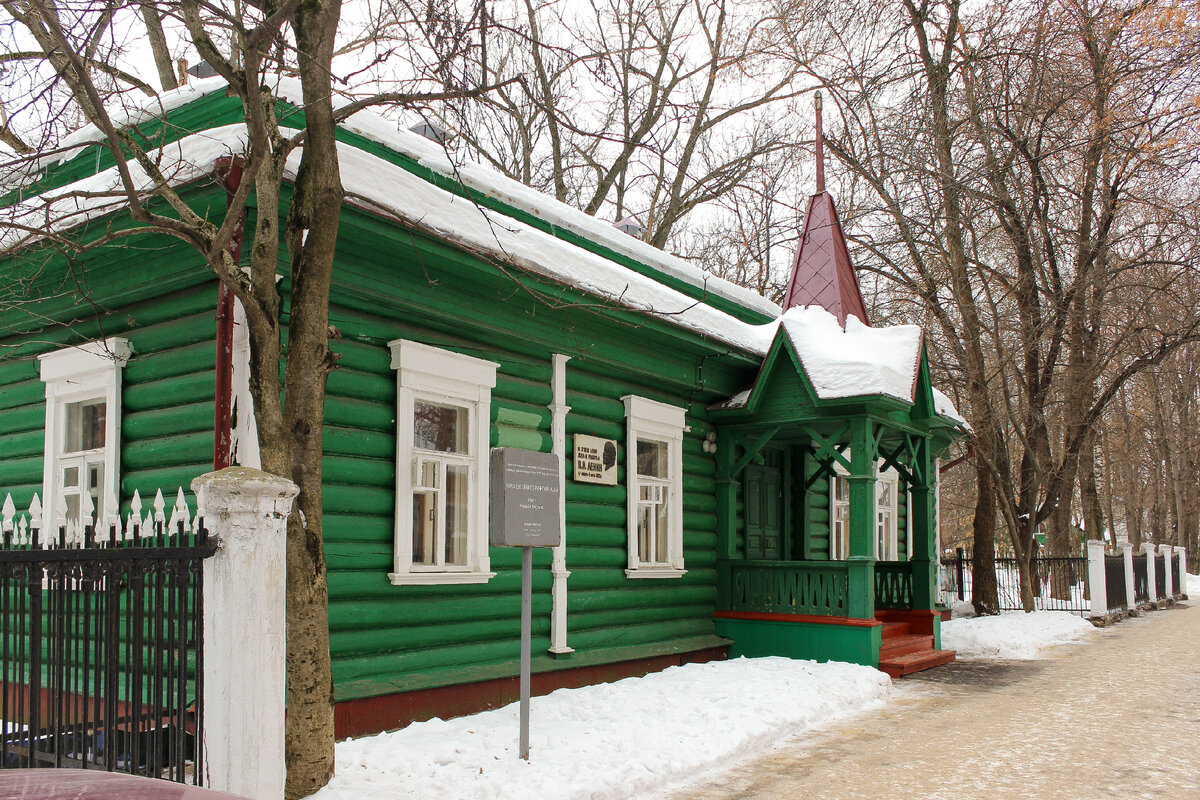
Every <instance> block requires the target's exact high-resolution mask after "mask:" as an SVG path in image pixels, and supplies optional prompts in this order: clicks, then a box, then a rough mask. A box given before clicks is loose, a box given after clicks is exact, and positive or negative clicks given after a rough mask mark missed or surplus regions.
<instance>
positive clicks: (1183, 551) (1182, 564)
mask: <svg viewBox="0 0 1200 800" xmlns="http://www.w3.org/2000/svg"><path fill="white" fill-rule="evenodd" d="M1175 552H1176V554H1177V555H1178V556H1179V580H1181V581H1183V586H1180V587H1179V594H1180V596H1182V597H1183V599H1184V600H1187V599H1188V596H1187V576H1188V571H1187V548H1186V547H1183V546H1179V547H1176V548H1175Z"/></svg>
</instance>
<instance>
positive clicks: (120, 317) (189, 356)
mask: <svg viewBox="0 0 1200 800" xmlns="http://www.w3.org/2000/svg"><path fill="white" fill-rule="evenodd" d="M216 292H217V287H216V283H215V282H207V283H198V284H197V285H195V286H193V287H192V288H190V289H185V290H182V291H179V292H174V293H172V294H170V295H166V296H164V297H161V298H157V299H155V300H153V301H149V302H146V303H141V304H133V305H130V306H128V307H125V308H122V309H121V310H120V311H119V312H117V313H114V314H111V315H110V316H107V317H104V318H102V319H101V321H100V322H99V323H98V322H97V321H96V320H95V319H94V318H93V319H84V320H83V321H81V322H79V323H77V324H75V325H73V326H72V327H71V328H69V329H68V328H55V329H50V330H48V331H43V332H39V333H38V334H36V335H33V336H10V337H7V338H6V339H5V340H4V341H3V342H0V345H8V346H12V345H20V347H18V348H16V349H15V350H14V351H13V352H15V353H19V354H20V355H19V357H15V358H10V359H7V360H5V361H3V362H0V382H2V383H3V388H2V389H0V411H3V413H0V452H3V453H5V454H6V458H4V459H3V460H2V461H0V491H2V492H11V493H12V496H13V502H14V503H15V504H16V506H17V508H18V510H21V511H23V510H24V509H25V508H27V507H28V505H29V502H30V500H31V499H32V497H33V494H34V492H37V493H38V494H39V495H40V494H41V491H42V465H43V456H44V453H45V433H44V425H45V421H46V390H45V386H44V384H43V383H42V381H41V379H40V378H39V369H38V360H37V358H36V355H39V354H41V353H48V352H51V351H54V350H57V349H59V348H60V347H63V346H66V345H68V344H71V343H75V342H80V341H88V340H89V339H94V338H100V337H104V336H123V337H125V338H127V339H129V341H130V344H131V346H132V349H133V356H132V357H131V358H130V360H129V363H128V364H127V365H126V367H125V369H124V370H123V372H122V375H121V382H122V388H121V454H120V455H121V488H120V494H121V498H120V499H121V506H122V509H123V510H124V511H128V508H129V501H130V499H131V498H132V496H133V492H134V490H135V489H136V490H138V491H139V492H140V493H141V494H142V495H143V496H144V499H145V500H146V502H147V504H148V503H149V501H151V500H153V498H154V492H155V491H156V490H157V489H159V488H161V489H162V490H163V493H164V494H167V493H170V494H172V495H173V494H174V492H175V490H176V489H177V488H178V487H180V486H182V487H183V489H184V491H185V492H187V493H188V497H189V502H190V503H192V508H193V509H194V508H195V504H194V502H193V500H192V498H191V481H192V478H194V477H196V476H197V475H199V474H201V473H203V472H207V471H209V470H210V469H211V468H212V447H213V437H212V428H213V366H214V364H215V360H216V345H215V321H214V308H215V305H216ZM72 334H74V335H72ZM168 502H170V501H168Z"/></svg>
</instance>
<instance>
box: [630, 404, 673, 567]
mask: <svg viewBox="0 0 1200 800" xmlns="http://www.w3.org/2000/svg"><path fill="white" fill-rule="evenodd" d="M621 402H623V403H624V404H625V489H626V521H625V526H626V531H627V533H628V543H627V548H628V561H627V568H626V570H625V576H626V577H627V578H679V577H682V576H683V575H684V574H686V573H687V570H686V569H684V567H683V431H684V418H685V410H684V409H682V408H679V407H678V406H672V405H668V404H666V403H660V402H657V401H655V400H649V399H647V398H645V397H637V396H636V395H625V396H624V397H622V398H621ZM639 439H641V440H643V441H652V442H659V443H661V444H664V445H666V447H667V473H668V475H667V477H666V479H662V480H654V479H650V480H646V479H644V478H641V477H640V476H639V475H638V471H637V443H638V440H639ZM643 483H654V484H655V485H658V486H660V487H662V489H663V490H664V491H665V492H666V494H667V497H666V499H665V501H664V502H665V503H666V504H667V531H666V537H667V560H666V562H663V563H657V562H645V563H643V562H642V561H641V559H640V558H638V505H639V502H640V498H641V487H642V484H643ZM659 535H661V532H659Z"/></svg>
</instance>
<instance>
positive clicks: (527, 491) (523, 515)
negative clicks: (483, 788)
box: [491, 447, 563, 761]
mask: <svg viewBox="0 0 1200 800" xmlns="http://www.w3.org/2000/svg"><path fill="white" fill-rule="evenodd" d="M491 467H492V472H491V481H492V509H491V510H492V515H491V516H492V525H491V531H492V544H493V545H494V546H496V547H520V548H521V739H520V756H521V758H523V759H525V760H526V761H528V760H529V676H530V672H531V671H532V670H531V668H530V662H531V660H532V645H531V643H530V641H531V639H532V638H533V612H532V609H533V548H535V547H556V546H557V545H559V544H561V543H562V528H563V524H562V516H561V515H560V514H559V503H558V499H559V494H560V493H561V492H562V465H561V464H560V463H559V460H558V456H557V455H555V454H554V453H537V452H534V451H532V450H521V449H519V448H516V447H494V448H492V462H491Z"/></svg>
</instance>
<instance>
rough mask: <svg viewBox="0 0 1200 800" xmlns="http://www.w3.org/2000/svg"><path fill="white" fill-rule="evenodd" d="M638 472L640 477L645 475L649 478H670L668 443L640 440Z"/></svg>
mask: <svg viewBox="0 0 1200 800" xmlns="http://www.w3.org/2000/svg"><path fill="white" fill-rule="evenodd" d="M637 471H638V475H645V476H646V477H648V478H669V477H670V475H669V474H668V472H667V445H666V443H665V442H648V441H646V440H644V439H638V443H637Z"/></svg>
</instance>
